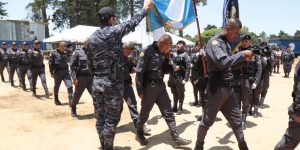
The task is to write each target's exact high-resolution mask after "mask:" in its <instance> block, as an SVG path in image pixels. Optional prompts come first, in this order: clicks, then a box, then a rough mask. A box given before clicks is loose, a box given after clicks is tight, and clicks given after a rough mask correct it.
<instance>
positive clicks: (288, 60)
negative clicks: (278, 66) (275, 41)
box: [282, 46, 295, 78]
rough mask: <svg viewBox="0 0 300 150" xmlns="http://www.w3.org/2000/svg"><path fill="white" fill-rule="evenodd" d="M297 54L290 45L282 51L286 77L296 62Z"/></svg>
mask: <svg viewBox="0 0 300 150" xmlns="http://www.w3.org/2000/svg"><path fill="white" fill-rule="evenodd" d="M294 59H295V54H294V52H293V51H292V50H291V46H289V47H288V48H287V49H286V51H284V52H282V63H283V70H284V77H286V78H288V77H289V76H290V72H291V69H292V64H293V63H294Z"/></svg>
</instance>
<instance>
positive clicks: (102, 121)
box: [92, 76, 124, 149]
mask: <svg viewBox="0 0 300 150" xmlns="http://www.w3.org/2000/svg"><path fill="white" fill-rule="evenodd" d="M123 91H124V90H123V81H110V80H109V79H108V78H106V77H96V76H95V77H94V79H93V87H92V92H93V94H92V96H93V98H94V99H95V101H96V103H95V104H94V105H96V106H95V109H96V129H97V132H98V136H99V139H100V142H101V146H104V149H112V148H113V143H114V138H115V133H116V127H117V125H118V123H119V121H120V117H121V113H122V110H123V95H124V92H123Z"/></svg>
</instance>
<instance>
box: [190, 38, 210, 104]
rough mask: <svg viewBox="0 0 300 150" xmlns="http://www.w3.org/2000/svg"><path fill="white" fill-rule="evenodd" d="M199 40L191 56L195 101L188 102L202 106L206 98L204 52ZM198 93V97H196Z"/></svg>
mask: <svg viewBox="0 0 300 150" xmlns="http://www.w3.org/2000/svg"><path fill="white" fill-rule="evenodd" d="M200 44H201V43H200V42H197V44H196V45H195V53H193V54H192V56H191V83H192V85H193V93H194V99H195V101H194V102H193V103H190V105H191V106H197V107H200V106H202V108H204V105H205V100H206V92H205V90H206V85H207V78H206V74H204V73H206V63H205V52H204V50H203V49H200ZM198 93H199V95H200V97H198Z"/></svg>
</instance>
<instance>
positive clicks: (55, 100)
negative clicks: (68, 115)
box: [54, 95, 61, 105]
mask: <svg viewBox="0 0 300 150" xmlns="http://www.w3.org/2000/svg"><path fill="white" fill-rule="evenodd" d="M54 103H55V105H61V102H60V101H59V99H58V95H55V96H54Z"/></svg>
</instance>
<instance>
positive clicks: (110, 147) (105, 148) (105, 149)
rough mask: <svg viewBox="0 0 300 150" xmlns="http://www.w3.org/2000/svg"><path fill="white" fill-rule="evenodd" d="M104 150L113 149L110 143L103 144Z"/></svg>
mask: <svg viewBox="0 0 300 150" xmlns="http://www.w3.org/2000/svg"><path fill="white" fill-rule="evenodd" d="M104 150H113V146H112V145H104Z"/></svg>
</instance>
